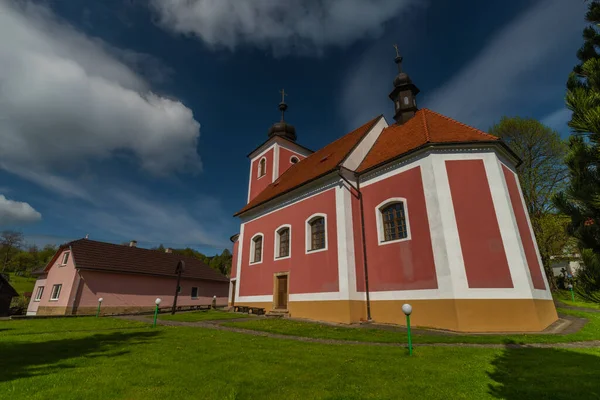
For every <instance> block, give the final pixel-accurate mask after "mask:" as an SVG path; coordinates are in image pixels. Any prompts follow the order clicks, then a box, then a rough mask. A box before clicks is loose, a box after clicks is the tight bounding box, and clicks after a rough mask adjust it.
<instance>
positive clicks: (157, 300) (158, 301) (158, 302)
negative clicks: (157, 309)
mask: <svg viewBox="0 0 600 400" xmlns="http://www.w3.org/2000/svg"><path fill="white" fill-rule="evenodd" d="M161 301H162V300H161V299H160V297H158V298H157V299H156V301H155V303H156V305H159V304H160V302H161Z"/></svg>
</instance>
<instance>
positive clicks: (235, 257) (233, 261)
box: [231, 240, 240, 278]
mask: <svg viewBox="0 0 600 400" xmlns="http://www.w3.org/2000/svg"><path fill="white" fill-rule="evenodd" d="M239 244H240V241H239V240H236V241H235V243H233V254H232V258H231V277H232V278H235V277H236V276H237V262H238V247H239Z"/></svg>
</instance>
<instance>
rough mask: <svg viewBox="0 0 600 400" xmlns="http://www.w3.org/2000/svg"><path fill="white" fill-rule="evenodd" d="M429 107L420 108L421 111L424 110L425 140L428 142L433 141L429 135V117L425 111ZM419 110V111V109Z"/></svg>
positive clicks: (422, 115)
mask: <svg viewBox="0 0 600 400" xmlns="http://www.w3.org/2000/svg"><path fill="white" fill-rule="evenodd" d="M426 110H427V109H426V108H424V109H423V110H419V111H423V112H422V113H421V119H422V120H423V127H424V128H425V140H426V141H427V142H431V137H430V136H429V127H428V126H427V118H426V117H425V111H426ZM417 112H418V111H417Z"/></svg>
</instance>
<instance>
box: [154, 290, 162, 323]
mask: <svg viewBox="0 0 600 400" xmlns="http://www.w3.org/2000/svg"><path fill="white" fill-rule="evenodd" d="M161 301H162V300H161V299H160V297H157V298H156V300H155V301H154V303H156V308H155V309H154V323H153V324H152V327H153V328H155V327H156V318H157V317H158V305H159V304H160V302H161Z"/></svg>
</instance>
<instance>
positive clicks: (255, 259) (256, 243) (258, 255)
mask: <svg viewBox="0 0 600 400" xmlns="http://www.w3.org/2000/svg"><path fill="white" fill-rule="evenodd" d="M250 243H251V246H250V264H257V263H260V262H262V253H263V235H262V233H257V234H256V235H254V236H253V237H252V240H251V241H250Z"/></svg>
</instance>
